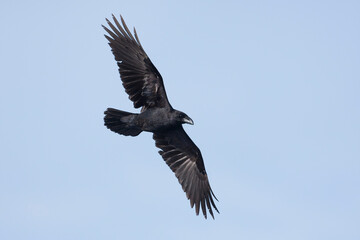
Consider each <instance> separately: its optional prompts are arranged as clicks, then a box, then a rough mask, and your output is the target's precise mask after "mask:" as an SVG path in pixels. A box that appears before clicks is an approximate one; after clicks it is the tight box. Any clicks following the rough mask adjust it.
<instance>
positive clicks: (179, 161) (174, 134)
mask: <svg viewBox="0 0 360 240" xmlns="http://www.w3.org/2000/svg"><path fill="white" fill-rule="evenodd" d="M153 138H154V140H155V145H156V146H157V147H158V148H160V149H161V150H162V151H159V153H160V155H161V156H162V157H163V159H164V160H165V162H166V164H167V165H168V166H169V167H170V168H171V170H172V171H173V172H174V173H175V176H176V177H177V178H178V180H179V183H180V184H181V186H182V188H183V190H184V192H185V193H186V196H187V198H188V199H189V200H190V205H191V207H193V206H194V205H195V211H196V215H198V214H199V209H200V207H201V209H202V212H203V214H204V217H205V218H206V217H207V214H206V207H207V209H208V210H209V213H210V214H211V216H212V217H213V218H214V214H213V211H212V207H213V208H214V209H215V210H216V211H217V212H219V211H218V209H217V208H216V206H215V203H214V200H213V197H214V198H215V199H216V197H215V195H214V193H213V191H212V190H211V187H210V184H209V180H208V177H207V174H206V171H205V166H204V162H203V159H202V156H201V152H200V150H199V148H198V147H197V146H196V145H195V144H194V142H193V141H192V140H191V139H190V137H189V136H188V135H187V134H186V132H185V131H184V129H183V127H182V126H179V127H177V128H175V129H171V130H168V131H166V132H162V133H154V135H153ZM216 200H217V199H216Z"/></svg>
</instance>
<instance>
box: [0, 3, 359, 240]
mask: <svg viewBox="0 0 360 240" xmlns="http://www.w3.org/2000/svg"><path fill="white" fill-rule="evenodd" d="M359 12H360V2H359V1H196V2H195V1H140V0H139V1H120V0H118V1H91V0H90V1H89V0H87V1H67V0H65V1H36V0H35V1H5V2H3V3H1V7H0V20H1V21H0V27H1V28H0V29H1V38H0V53H1V54H0V66H1V71H0V113H1V115H0V116H1V117H0V146H1V151H0V239H7V240H25V239H26V240H32V239H34V240H35V239H36V240H45V239H46V240H48V239H52V240H57V239H59V240H60V239H61V240H63V239H67V240H71V239H74V240H75V239H76V240H78V239H89V240H91V239H160V240H161V239H184V238H187V239H247V240H257V239H268V240H269V239H270V240H271V239H276V240H288V239H293V240H298V239H299V240H300V239H307V240H312V239H314V240H319V239H326V240H331V239H347V240H355V239H360V230H359V225H360V189H359V186H360V124H359V123H360V107H359V104H360V94H359V93H360V44H359V43H360V14H359ZM112 13H113V14H115V15H116V16H119V15H120V14H122V16H123V17H124V19H125V21H126V23H127V25H128V26H129V27H130V28H133V27H134V26H135V27H136V30H137V32H138V35H139V38H140V41H141V43H142V45H143V47H144V49H145V51H146V52H147V54H148V56H149V57H150V58H151V60H152V62H153V63H154V64H155V66H156V67H157V69H158V70H159V71H160V73H161V74H162V77H163V79H164V83H165V87H166V91H167V94H168V97H169V100H170V102H171V104H172V106H173V107H174V108H176V109H179V110H182V111H184V112H185V113H187V114H188V115H189V116H190V117H191V118H192V119H193V120H194V122H195V125H193V126H190V125H187V126H185V130H186V132H187V133H188V134H189V136H190V137H191V138H192V139H193V141H194V142H195V143H196V144H197V146H198V147H199V148H200V149H201V151H202V155H203V158H204V161H205V166H206V170H207V173H208V176H209V180H210V183H211V186H212V189H213V191H214V193H215V195H216V196H217V198H218V199H219V202H217V206H218V209H219V210H220V214H216V215H215V220H212V219H211V218H210V219H207V220H205V219H204V218H203V217H202V216H196V215H195V211H194V209H191V208H190V204H189V201H188V200H187V199H186V196H185V194H184V192H183V191H182V189H181V186H180V185H179V183H178V181H177V179H176V178H175V176H174V174H173V173H172V172H171V170H170V169H169V167H168V166H167V165H166V164H165V163H164V161H163V160H162V158H161V157H160V155H159V154H158V153H157V151H158V149H156V147H155V145H154V141H153V140H152V136H151V134H150V133H142V134H141V135H139V136H138V137H135V138H132V137H124V136H120V135H118V134H115V133H113V132H111V131H109V130H108V129H106V128H105V127H104V126H103V116H104V115H103V112H104V110H105V109H106V108H107V107H114V108H118V109H122V110H125V111H132V112H137V111H138V110H135V109H133V107H132V103H131V102H130V100H129V99H128V97H127V95H126V93H125V92H124V89H123V87H122V85H121V81H120V78H119V74H118V69H117V66H116V63H115V60H114V57H113V55H112V53H111V51H110V47H109V46H108V45H107V41H106V39H105V38H104V36H103V35H104V33H105V32H104V30H103V29H102V27H101V24H106V21H105V18H106V17H107V18H110V17H111V14H112Z"/></svg>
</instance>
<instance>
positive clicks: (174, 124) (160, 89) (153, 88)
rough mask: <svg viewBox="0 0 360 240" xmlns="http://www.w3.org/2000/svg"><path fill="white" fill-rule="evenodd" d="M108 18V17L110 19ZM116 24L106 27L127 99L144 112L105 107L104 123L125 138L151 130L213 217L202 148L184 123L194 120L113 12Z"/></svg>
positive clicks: (191, 194)
mask: <svg viewBox="0 0 360 240" xmlns="http://www.w3.org/2000/svg"><path fill="white" fill-rule="evenodd" d="M106 20H107V19H106ZM113 20H114V22H115V25H116V27H115V26H114V25H113V24H112V23H111V22H110V21H108V20H107V22H108V24H109V26H110V28H111V30H112V31H111V30H109V29H108V28H106V27H104V26H103V27H104V29H105V30H106V31H107V32H108V34H109V35H110V36H107V35H105V37H106V38H107V39H108V41H109V45H110V47H111V49H112V52H113V54H114V56H115V60H116V61H117V64H118V66H119V72H120V76H121V80H122V82H123V86H124V88H125V91H126V93H128V94H129V99H130V100H131V101H133V102H134V107H135V108H139V107H141V112H140V113H129V112H125V111H121V110H117V109H114V108H108V109H107V110H106V111H105V117H104V121H105V126H106V127H107V128H109V129H110V130H111V131H113V132H116V133H119V134H121V135H125V136H137V135H139V134H140V133H141V132H143V131H146V132H151V133H153V139H154V140H155V145H156V146H157V147H158V148H160V149H161V151H159V153H160V155H161V156H162V157H163V159H164V160H165V162H166V163H167V165H168V166H169V167H170V168H171V170H172V171H173V172H174V173H175V176H176V177H177V178H178V180H179V182H180V184H181V185H182V187H183V190H184V191H185V192H186V195H187V197H188V199H189V200H190V205H191V207H193V206H194V205H195V210H196V214H199V209H200V207H201V209H202V212H203V214H204V216H205V218H206V216H207V214H206V208H207V209H208V210H209V212H210V214H211V216H212V217H214V215H213V211H212V207H213V208H214V209H215V210H216V211H218V210H217V208H216V206H215V203H214V201H213V197H214V198H215V199H216V197H215V195H214V194H213V192H212V190H211V187H210V184H209V181H208V177H207V174H206V171H205V166H204V162H203V159H202V156H201V152H200V150H199V148H198V147H197V146H196V145H195V144H194V142H193V141H192V140H191V139H190V137H189V136H188V135H187V134H186V132H185V131H184V129H183V127H182V124H184V123H188V124H194V123H193V121H192V120H191V118H190V117H189V116H187V115H186V114H185V113H183V112H181V111H178V110H175V109H174V108H172V106H171V105H170V103H169V101H168V99H167V96H166V92H165V87H164V83H163V80H162V77H161V75H160V73H159V72H158V70H157V69H156V68H155V66H154V65H153V64H152V62H151V60H150V59H149V57H148V56H147V55H146V53H145V51H144V49H143V48H142V46H141V44H140V41H139V39H138V36H137V34H136V31H135V29H134V32H135V38H134V37H133V36H132V34H131V32H130V31H129V29H128V28H127V26H126V24H125V22H124V20H123V19H122V17H121V22H122V25H123V26H121V25H120V23H119V22H118V21H117V19H116V18H115V17H114V16H113Z"/></svg>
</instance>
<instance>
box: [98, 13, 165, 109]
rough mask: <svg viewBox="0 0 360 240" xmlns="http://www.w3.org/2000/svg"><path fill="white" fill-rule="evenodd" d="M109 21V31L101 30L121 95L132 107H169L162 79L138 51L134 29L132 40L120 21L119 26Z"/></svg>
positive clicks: (139, 49)
mask: <svg viewBox="0 0 360 240" xmlns="http://www.w3.org/2000/svg"><path fill="white" fill-rule="evenodd" d="M120 17H121V16H120ZM113 20H114V23H115V25H114V24H112V23H111V22H110V21H109V20H108V19H106V21H107V23H108V25H109V27H110V29H111V30H110V29H109V28H107V27H105V26H103V28H104V29H105V30H106V32H107V33H108V34H109V36H107V35H105V37H106V39H107V40H108V41H109V45H110V47H111V51H112V52H113V54H114V56H115V60H116V61H117V64H118V66H119V72H120V76H121V80H122V83H123V86H124V88H125V91H126V93H127V94H128V95H129V99H130V100H131V101H133V102H134V107H135V108H139V107H143V109H146V108H150V107H169V106H170V103H169V101H168V99H167V96H166V92H165V87H164V83H163V80H162V77H161V75H160V73H159V71H158V70H157V69H156V68H155V66H154V65H153V63H152V62H151V60H150V58H149V57H148V56H147V55H146V53H145V51H144V49H143V48H142V46H141V44H140V41H139V38H138V36H137V34H136V30H135V28H134V33H135V38H134V37H133V35H132V34H131V32H130V30H129V29H128V27H127V26H126V24H125V21H124V19H123V18H122V17H121V22H122V26H121V25H120V23H119V22H118V20H117V19H116V18H115V17H114V15H113Z"/></svg>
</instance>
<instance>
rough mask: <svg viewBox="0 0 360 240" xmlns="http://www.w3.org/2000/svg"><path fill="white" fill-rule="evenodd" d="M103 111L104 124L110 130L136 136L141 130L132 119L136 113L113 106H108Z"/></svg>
mask: <svg viewBox="0 0 360 240" xmlns="http://www.w3.org/2000/svg"><path fill="white" fill-rule="evenodd" d="M104 113H105V117H104V122H105V123H104V125H105V126H106V127H107V128H108V129H110V130H111V131H113V132H116V133H119V134H122V135H125V136H137V135H139V134H140V133H141V132H142V130H141V128H140V127H139V126H137V125H136V123H135V121H134V120H135V118H136V117H137V115H138V114H135V113H129V112H124V111H120V110H117V109H114V108H108V109H106V111H105V112H104Z"/></svg>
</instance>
